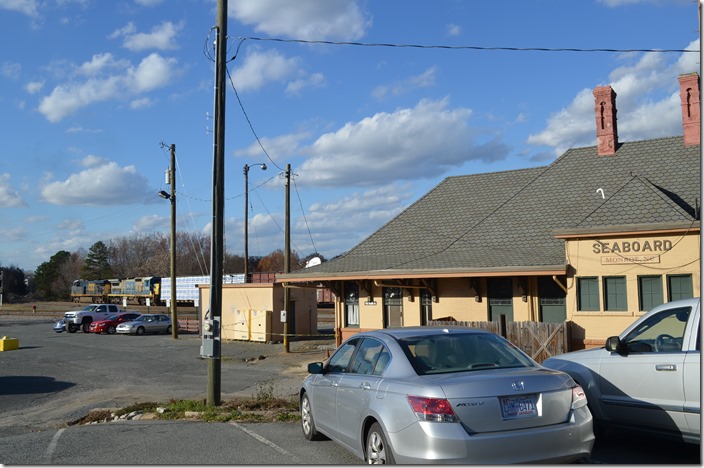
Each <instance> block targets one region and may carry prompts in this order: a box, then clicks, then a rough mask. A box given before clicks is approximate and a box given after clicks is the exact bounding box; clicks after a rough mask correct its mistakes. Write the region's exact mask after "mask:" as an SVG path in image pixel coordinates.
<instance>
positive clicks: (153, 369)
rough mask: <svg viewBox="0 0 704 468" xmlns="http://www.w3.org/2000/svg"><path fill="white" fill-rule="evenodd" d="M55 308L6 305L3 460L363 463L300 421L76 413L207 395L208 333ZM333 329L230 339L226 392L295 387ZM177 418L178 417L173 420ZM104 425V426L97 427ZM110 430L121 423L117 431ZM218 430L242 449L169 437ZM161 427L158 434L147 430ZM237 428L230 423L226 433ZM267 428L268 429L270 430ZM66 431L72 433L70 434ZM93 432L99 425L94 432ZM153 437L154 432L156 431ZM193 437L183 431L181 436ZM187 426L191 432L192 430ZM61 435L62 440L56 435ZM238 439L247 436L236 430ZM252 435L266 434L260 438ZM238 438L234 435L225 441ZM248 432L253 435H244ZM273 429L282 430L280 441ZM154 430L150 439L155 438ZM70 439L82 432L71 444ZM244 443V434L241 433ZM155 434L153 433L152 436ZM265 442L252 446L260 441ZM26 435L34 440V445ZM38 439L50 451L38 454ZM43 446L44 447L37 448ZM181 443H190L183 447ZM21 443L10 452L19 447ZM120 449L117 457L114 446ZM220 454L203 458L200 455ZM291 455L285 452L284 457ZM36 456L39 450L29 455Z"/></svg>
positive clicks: (636, 449)
mask: <svg viewBox="0 0 704 468" xmlns="http://www.w3.org/2000/svg"><path fill="white" fill-rule="evenodd" d="M53 323H54V320H52V319H47V318H39V317H37V318H36V319H33V320H27V319H21V318H16V317H8V316H2V315H0V337H2V336H8V337H12V338H18V339H19V345H20V346H19V349H18V350H13V351H6V352H0V463H18V464H44V463H48V464H66V463H70V464H96V463H98V464H100V463H107V464H110V463H111V461H112V463H127V464H143V463H156V464H160V463H187V464H232V463H252V464H257V463H265V464H282V463H286V464H288V463H299V464H312V463H322V464H345V463H359V462H360V461H361V460H356V459H355V458H354V457H353V456H351V455H350V454H349V453H347V452H346V451H345V450H344V449H342V448H340V447H339V446H337V445H336V444H334V443H332V442H330V441H325V442H323V443H318V444H310V443H308V442H306V441H305V440H304V439H303V437H302V435H301V434H300V427H299V425H298V424H293V423H279V424H265V425H260V424H255V425H253V426H250V425H247V424H244V425H227V424H216V423H211V424H201V423H194V422H175V421H172V422H164V421H129V422H126V423H109V424H103V425H98V426H111V427H112V428H113V429H112V430H111V429H109V428H108V427H100V428H97V427H96V426H84V427H80V428H79V427H75V428H72V429H70V430H65V427H66V424H67V423H69V422H71V421H75V420H77V419H80V418H81V417H83V416H85V415H86V414H88V413H89V412H90V410H92V409H96V408H120V407H124V406H128V405H131V404H133V403H136V402H146V401H150V402H167V401H169V400H170V399H195V400H198V399H205V398H206V395H207V388H208V373H207V367H208V362H207V360H205V359H202V358H201V357H200V336H199V335H195V334H181V335H180V336H179V339H178V340H174V339H173V338H172V337H171V335H146V336H139V337H138V336H124V335H93V334H84V333H82V332H78V333H74V334H68V333H55V332H54V331H53V330H52V327H53ZM331 344H332V339H330V338H328V337H321V339H316V340H305V341H292V342H291V343H290V347H289V348H290V351H291V352H290V353H285V352H284V348H283V345H282V344H280V343H278V344H267V343H255V342H226V343H223V346H222V359H221V397H222V400H223V401H227V400H228V398H232V397H234V396H254V395H256V394H257V392H258V391H259V389H260V388H262V386H267V387H270V388H271V389H272V390H273V392H274V394H275V396H290V395H295V394H296V393H297V391H298V386H299V384H300V382H301V381H302V380H303V379H304V378H305V376H306V375H307V372H306V364H307V363H309V362H313V361H321V360H323V359H324V358H325V356H326V353H325V347H327V346H330V345H331ZM165 423H166V424H165ZM251 427H253V429H249V428H251ZM91 428H93V429H91ZM85 431H91V432H90V434H98V433H99V434H102V435H101V436H99V437H100V438H110V437H116V436H117V437H124V438H125V442H124V443H126V444H130V445H132V444H134V445H140V444H141V445H144V444H147V445H149V444H151V443H153V444H158V445H159V452H158V453H155V454H154V455H153V458H138V457H134V456H132V455H131V456H132V458H130V457H126V455H125V454H124V453H121V452H119V451H117V450H108V451H107V454H104V455H103V456H102V457H100V456H96V457H94V458H91V457H92V455H90V454H89V453H83V450H84V449H83V448H81V442H80V441H81V440H83V439H84V437H88V436H82V434H85V433H86V432H85ZM106 431H109V432H106ZM205 431H213V433H212V436H209V437H210V439H209V438H208V437H205V436H204V435H203V436H202V437H204V438H203V440H206V441H207V440H211V439H212V440H220V439H219V438H222V437H226V438H225V439H223V442H222V443H223V444H226V443H227V444H230V445H232V446H233V447H234V448H233V449H232V450H233V451H232V453H229V452H228V453H224V452H222V451H219V452H217V453H214V452H209V451H208V449H207V447H205V446H203V449H202V450H200V451H199V450H198V448H197V447H198V446H197V445H196V446H193V445H183V444H179V443H172V444H171V445H169V443H168V442H167V441H166V439H165V438H168V439H169V440H171V439H172V438H173V437H176V434H191V435H190V436H189V437H192V438H193V440H201V439H200V438H198V437H201V436H199V435H198V434H205ZM149 434H155V436H154V437H155V438H154V440H153V442H152V440H151V439H149V440H148V441H147V440H145V439H144V438H145V437H147V436H148V435H149ZM223 434H225V435H223ZM262 434H263V435H262ZM59 435H60V437H59ZM92 437H95V435H94V436H92ZM149 437H151V436H149ZM179 437H181V436H179ZM183 437H186V436H185V435H184V436H183ZM56 440H60V441H61V443H60V444H58V445H57V444H56V443H55V441H56ZM235 440H236V441H238V442H237V444H244V445H237V444H235V442H234V441H235ZM251 440H256V441H257V442H256V443H255V445H252V444H251ZM225 441H227V442H225ZM241 441H242V442H241ZM272 441H273V442H272ZM147 442H148V443H147ZM69 444H75V446H72V448H71V450H69V449H68V446H69ZM233 444H234V445H233ZM150 446H151V445H150ZM255 446H256V448H257V450H259V449H261V450H262V451H261V452H257V454H256V455H255V454H254V452H251V451H252V450H254V449H255ZM19 447H27V448H26V449H25V450H22V449H19ZM35 448H37V450H40V451H41V452H40V453H39V454H38V455H36V457H35V458H31V457H33V456H35V455H32V453H33V451H34V450H35ZM30 452H32V453H30ZM177 452H181V455H180V457H179V456H178V453H177ZM10 453H11V454H12V457H15V458H9V457H8V455H9V454H10ZM108 455H109V456H110V457H114V458H106V457H107V456H108ZM205 456H207V457H209V458H199V457H205ZM282 456H283V457H282ZM27 457H30V458H27ZM591 463H599V464H601V463H619V464H696V465H700V464H701V454H700V447H699V446H693V445H691V444H683V443H676V442H670V441H664V440H659V439H654V438H647V437H639V436H634V435H631V434H622V433H616V432H612V433H608V435H607V437H605V438H603V439H601V440H599V439H597V442H596V444H595V446H594V450H593V452H592V459H591Z"/></svg>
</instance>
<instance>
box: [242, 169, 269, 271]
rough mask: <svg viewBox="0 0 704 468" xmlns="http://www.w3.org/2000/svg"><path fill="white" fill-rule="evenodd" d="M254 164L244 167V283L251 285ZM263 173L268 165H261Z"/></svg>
mask: <svg viewBox="0 0 704 468" xmlns="http://www.w3.org/2000/svg"><path fill="white" fill-rule="evenodd" d="M252 166H253V164H245V165H244V169H243V172H244V282H245V284H246V283H249V168H250V167H252ZM259 167H260V168H261V170H262V171H266V164H264V163H259Z"/></svg>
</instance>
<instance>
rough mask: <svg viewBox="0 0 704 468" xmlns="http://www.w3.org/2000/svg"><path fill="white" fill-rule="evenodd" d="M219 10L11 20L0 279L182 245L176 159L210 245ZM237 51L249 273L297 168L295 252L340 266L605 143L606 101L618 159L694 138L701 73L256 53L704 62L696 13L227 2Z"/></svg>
mask: <svg viewBox="0 0 704 468" xmlns="http://www.w3.org/2000/svg"><path fill="white" fill-rule="evenodd" d="M216 10H217V3H216V1H215V0H112V1H99V0H0V38H1V39H2V43H3V44H4V46H3V53H2V57H1V58H0V83H2V85H1V86H0V114H1V117H0V119H1V120H2V122H3V125H2V127H1V130H0V134H1V135H2V138H1V143H0V145H1V146H0V148H2V157H0V217H1V219H2V221H1V222H0V236H1V237H0V238H1V239H2V240H1V241H0V266H5V267H8V266H17V267H20V268H23V269H26V270H34V269H35V268H36V267H37V266H38V265H39V264H41V263H42V262H45V261H47V260H49V258H50V257H51V256H52V255H54V254H55V253H56V252H58V251H59V250H67V251H69V252H75V251H78V250H79V249H88V248H89V247H90V246H91V245H92V244H93V243H95V242H96V241H98V240H102V241H104V242H108V241H109V240H110V239H111V238H116V237H122V236H132V235H144V234H149V233H153V232H162V233H164V234H165V235H167V236H168V232H169V226H170V207H169V202H168V201H166V200H163V199H161V198H159V197H157V195H156V193H157V192H158V191H159V190H166V191H169V190H170V188H169V186H168V185H166V184H165V180H164V171H165V170H166V169H167V168H168V167H169V151H168V146H169V145H171V144H175V145H176V157H177V176H176V177H177V179H176V191H177V226H178V230H179V231H189V232H202V233H206V234H207V235H210V232H211V225H210V221H211V219H212V201H211V199H212V187H211V186H212V166H213V134H212V130H213V126H214V122H213V120H212V115H213V102H214V95H213V89H214V83H213V78H214V63H213V62H212V60H210V59H209V57H208V55H209V56H210V57H212V56H213V52H212V43H213V40H214V34H213V33H212V31H211V27H213V26H214V25H215V23H216ZM228 35H229V38H228V48H229V52H228V57H229V58H233V60H230V61H229V63H228V71H229V73H230V76H231V77H232V81H233V83H234V87H235V88H236V90H237V94H235V92H234V90H233V88H232V86H231V85H230V83H229V82H228V89H227V97H226V119H225V126H226V135H225V198H226V202H225V243H226V246H225V248H226V250H227V251H228V252H230V253H234V254H239V255H242V254H243V238H244V235H243V216H244V197H243V192H244V175H243V166H244V165H245V164H255V165H256V164H258V163H262V162H263V163H266V164H267V166H268V169H267V170H266V171H262V170H260V169H259V168H258V167H252V168H251V169H250V171H249V187H250V196H249V202H250V203H249V204H250V209H249V238H250V241H249V253H250V255H266V254H268V253H270V252H272V251H273V250H276V249H282V248H283V247H284V231H283V228H284V214H285V190H284V186H283V178H282V177H281V175H282V173H283V170H284V169H285V167H286V165H287V164H290V165H291V168H292V171H293V173H294V176H293V184H292V190H291V227H292V242H291V244H292V248H293V249H295V250H296V251H297V252H298V253H299V254H300V255H301V256H305V255H308V254H310V253H313V252H318V253H320V254H322V255H324V256H325V257H327V258H332V257H334V256H335V255H338V254H341V253H343V252H345V251H346V250H348V249H350V248H351V247H353V246H354V245H356V244H358V243H359V242H361V241H362V240H364V239H365V238H366V237H367V236H369V235H370V234H371V233H373V232H374V231H376V230H377V229H378V228H379V227H380V226H382V225H383V224H384V223H385V222H387V221H389V220H390V219H391V218H393V217H394V216H395V215H397V214H398V213H399V212H400V211H402V210H403V209H404V208H405V207H407V206H408V205H409V204H411V203H413V202H415V201H416V200H418V199H419V198H420V197H421V196H423V195H424V194H425V193H427V192H428V191H429V190H430V189H432V188H433V187H434V186H436V185H437V184H438V183H440V182H441V181H442V180H443V179H444V178H446V177H448V176H455V175H462V174H473V173H483V172H494V171H504V170H510V169H519V168H527V167H533V166H537V165H545V164H549V163H550V162H551V161H553V160H554V159H555V158H556V157H557V156H559V155H560V154H561V153H562V152H564V151H565V150H566V149H568V148H571V147H584V146H592V145H595V144H596V137H595V120H594V98H593V95H592V90H593V89H594V87H596V86H601V85H607V84H610V85H611V86H612V87H613V88H614V90H615V91H616V93H617V94H618V97H617V108H618V131H619V140H620V141H632V140H642V139H648V138H658V137H664V136H673V135H681V134H682V124H681V111H680V102H679V87H678V82H677V77H678V75H680V74H682V73H690V72H694V71H699V69H700V54H699V53H681V52H671V53H644V52H538V51H509V50H471V49H466V48H454V49H444V48H409V47H362V46H354V45H326V44H308V43H302V42H279V41H268V40H255V39H252V38H259V39H269V38H277V39H287V40H289V39H295V40H305V41H333V42H361V43H367V44H372V43H375V44H378V43H384V44H396V45H403V44H414V45H424V46H431V45H442V46H456V47H457V46H476V47H484V48H511V47H519V48H579V49H618V50H619V51H624V50H629V49H639V50H640V49H644V50H651V49H668V50H685V49H687V50H699V31H698V21H697V3H696V2H695V1H693V0H580V1H579V2H574V1H569V2H568V1H565V0H520V1H519V0H507V1H496V0H472V1H469V0H433V1H429V0H425V1H420V0H383V1H380V0H377V1H373V0H359V1H354V0H344V1H343V0H340V1H338V0H296V1H295V2H294V1H288V0H230V1H229V12H228ZM244 37H246V38H250V39H247V40H244V41H243V40H242V39H241V38H244ZM237 96H239V98H240V101H238V99H237ZM240 102H241V105H240ZM243 109H244V112H243ZM248 122H249V123H248ZM250 123H251V128H250ZM252 128H253V129H254V132H255V133H256V135H257V136H258V137H259V141H257V139H256V138H255V136H254V133H253V132H252ZM262 147H263V148H264V150H265V151H266V152H264V150H262ZM477 202H478V203H481V200H477ZM226 273H230V272H226ZM204 274H207V272H204Z"/></svg>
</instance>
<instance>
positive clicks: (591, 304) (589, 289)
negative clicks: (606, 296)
mask: <svg viewBox="0 0 704 468" xmlns="http://www.w3.org/2000/svg"><path fill="white" fill-rule="evenodd" d="M577 309H578V310H579V311H584V312H598V311H600V310H601V306H600V304H599V278H597V277H596V276H593V277H592V276H589V277H586V276H585V277H582V278H577Z"/></svg>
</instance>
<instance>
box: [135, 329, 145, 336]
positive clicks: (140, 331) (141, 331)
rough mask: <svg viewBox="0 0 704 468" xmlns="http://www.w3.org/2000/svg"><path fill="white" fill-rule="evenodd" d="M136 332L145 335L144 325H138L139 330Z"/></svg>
mask: <svg viewBox="0 0 704 468" xmlns="http://www.w3.org/2000/svg"><path fill="white" fill-rule="evenodd" d="M135 333H137V335H144V327H137V331H136V332H135Z"/></svg>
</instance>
